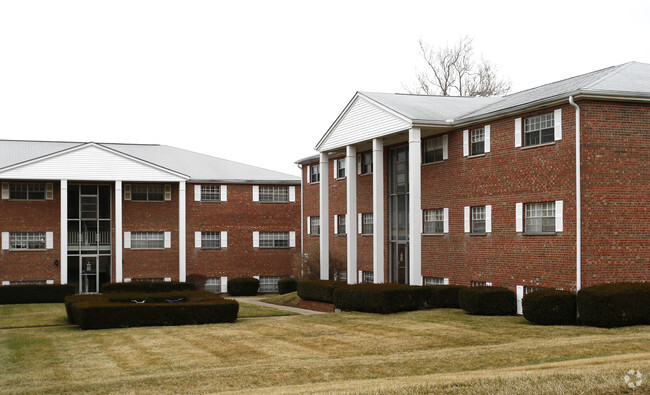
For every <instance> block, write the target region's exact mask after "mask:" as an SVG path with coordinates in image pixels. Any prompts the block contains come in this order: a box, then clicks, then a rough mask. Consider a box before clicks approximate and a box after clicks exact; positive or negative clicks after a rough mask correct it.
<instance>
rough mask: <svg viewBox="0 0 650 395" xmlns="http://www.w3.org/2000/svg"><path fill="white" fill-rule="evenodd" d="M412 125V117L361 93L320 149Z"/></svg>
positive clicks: (340, 145) (396, 130)
mask: <svg viewBox="0 0 650 395" xmlns="http://www.w3.org/2000/svg"><path fill="white" fill-rule="evenodd" d="M410 127H411V122H410V120H408V118H406V117H403V116H399V115H397V114H395V113H391V112H389V111H388V110H386V109H384V108H381V107H380V106H378V105H377V104H374V103H372V102H370V101H369V100H367V99H366V98H364V97H363V96H361V95H359V94H358V93H357V95H356V96H355V98H354V99H352V101H351V102H350V104H349V105H348V107H347V108H346V109H345V110H344V111H343V113H342V114H341V115H340V116H339V118H338V119H337V120H336V122H335V123H334V125H332V127H331V128H330V130H329V131H328V133H327V134H326V135H325V137H324V138H323V140H322V141H321V142H320V143H319V144H318V146H317V147H316V149H317V150H319V151H328V150H332V149H336V148H341V147H345V146H347V145H350V144H355V143H359V142H362V141H367V140H372V139H374V138H378V137H382V136H386V135H389V134H391V133H396V132H399V131H402V130H405V129H409V128H410Z"/></svg>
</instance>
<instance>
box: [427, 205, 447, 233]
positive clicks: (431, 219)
mask: <svg viewBox="0 0 650 395" xmlns="http://www.w3.org/2000/svg"><path fill="white" fill-rule="evenodd" d="M447 212H448V211H447ZM422 216H423V218H422V227H423V229H422V232H423V233H425V234H431V235H435V234H443V233H446V232H445V210H444V209H442V208H436V209H427V210H422ZM438 222H439V227H440V232H436V225H435V224H436V223H438ZM429 224H434V225H429Z"/></svg>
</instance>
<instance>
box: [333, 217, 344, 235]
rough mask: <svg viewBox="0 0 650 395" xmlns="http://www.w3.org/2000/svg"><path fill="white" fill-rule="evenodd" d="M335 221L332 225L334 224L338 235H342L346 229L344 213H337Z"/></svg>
mask: <svg viewBox="0 0 650 395" xmlns="http://www.w3.org/2000/svg"><path fill="white" fill-rule="evenodd" d="M336 222H337V223H335V224H334V226H336V230H337V232H336V233H337V234H339V235H344V234H345V232H346V230H345V214H342V215H338V216H337V217H336Z"/></svg>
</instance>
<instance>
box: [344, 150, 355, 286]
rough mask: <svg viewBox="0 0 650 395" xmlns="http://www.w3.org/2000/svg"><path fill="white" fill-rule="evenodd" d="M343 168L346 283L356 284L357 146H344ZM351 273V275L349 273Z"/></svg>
mask: <svg viewBox="0 0 650 395" xmlns="http://www.w3.org/2000/svg"><path fill="white" fill-rule="evenodd" d="M345 169H346V172H347V178H346V181H347V215H346V216H345V218H346V219H347V222H348V223H347V224H346V225H347V232H348V236H347V241H348V256H347V260H348V269H347V270H348V276H347V277H348V284H356V283H357V276H355V275H353V274H354V273H356V272H357V147H355V146H353V145H348V146H347V147H346V148H345ZM351 274H352V275H351Z"/></svg>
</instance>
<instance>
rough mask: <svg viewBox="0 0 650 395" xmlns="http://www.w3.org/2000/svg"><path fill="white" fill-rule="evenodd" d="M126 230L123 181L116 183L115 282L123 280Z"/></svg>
mask: <svg viewBox="0 0 650 395" xmlns="http://www.w3.org/2000/svg"><path fill="white" fill-rule="evenodd" d="M123 242H124V229H123V226H122V181H115V282H116V283H121V282H122V281H123V280H122V260H123V259H124V258H123V256H122V253H123V250H122V243H123Z"/></svg>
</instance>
